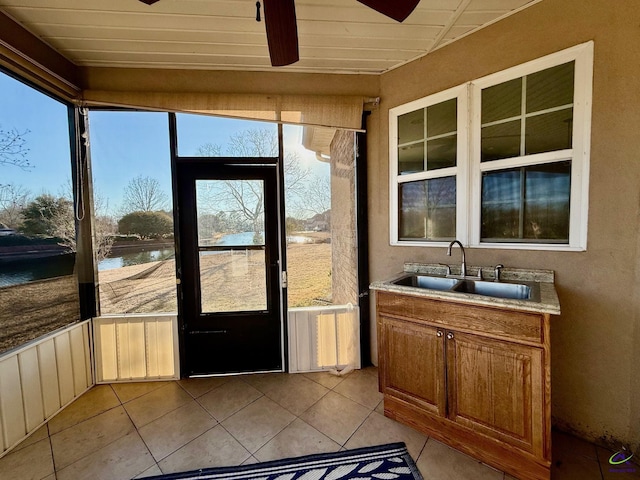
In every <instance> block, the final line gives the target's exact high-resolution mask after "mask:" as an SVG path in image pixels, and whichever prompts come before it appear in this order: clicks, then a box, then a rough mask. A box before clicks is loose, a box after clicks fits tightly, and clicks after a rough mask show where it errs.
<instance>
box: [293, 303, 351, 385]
mask: <svg viewBox="0 0 640 480" xmlns="http://www.w3.org/2000/svg"><path fill="white" fill-rule="evenodd" d="M288 320H289V321H288V334H289V335H288V343H289V372H290V373H296V372H313V371H322V370H327V369H332V368H343V367H346V366H347V365H351V366H353V367H354V368H360V367H361V358H360V325H359V308H358V307H355V308H353V307H351V306H338V305H335V306H329V307H318V308H314V307H303V308H299V309H290V310H289V312H288Z"/></svg>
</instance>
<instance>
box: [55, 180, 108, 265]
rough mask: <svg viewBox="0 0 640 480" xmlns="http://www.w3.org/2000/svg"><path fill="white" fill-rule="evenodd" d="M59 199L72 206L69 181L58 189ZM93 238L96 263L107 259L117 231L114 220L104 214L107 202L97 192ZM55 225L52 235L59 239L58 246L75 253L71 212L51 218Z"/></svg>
mask: <svg viewBox="0 0 640 480" xmlns="http://www.w3.org/2000/svg"><path fill="white" fill-rule="evenodd" d="M60 192H61V193H60V197H61V198H64V199H65V200H66V201H67V202H68V203H69V205H73V202H72V198H73V187H72V185H71V181H70V180H68V181H67V183H66V184H65V185H64V186H63V187H61V188H60ZM93 207H94V218H93V237H94V248H95V253H96V260H97V261H98V262H100V261H102V260H104V259H105V258H107V256H108V255H109V253H110V252H111V247H112V246H113V241H114V234H115V233H116V230H117V228H118V227H117V223H116V222H115V220H114V219H113V218H112V217H110V216H109V215H107V214H106V212H107V211H108V210H109V201H108V200H105V199H104V197H103V196H102V195H101V194H100V193H99V192H98V191H97V190H94V192H93ZM53 223H54V224H55V228H54V235H55V236H56V237H58V238H60V242H59V243H60V245H62V246H64V247H67V248H68V249H69V250H71V251H73V252H75V251H76V249H77V244H76V218H75V213H74V212H73V211H60V212H58V213H57V214H56V215H55V217H54V218H53Z"/></svg>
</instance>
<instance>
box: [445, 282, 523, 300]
mask: <svg viewBox="0 0 640 480" xmlns="http://www.w3.org/2000/svg"><path fill="white" fill-rule="evenodd" d="M454 290H455V291H456V292H463V293H475V294H476V295H485V296H487V297H497V298H512V299H515V300H530V299H533V298H532V297H533V290H532V287H531V286H529V285H525V284H522V283H505V282H485V281H481V280H462V281H461V282H460V283H459V284H457V285H456V286H455V288H454Z"/></svg>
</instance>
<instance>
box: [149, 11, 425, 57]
mask: <svg viewBox="0 0 640 480" xmlns="http://www.w3.org/2000/svg"><path fill="white" fill-rule="evenodd" d="M140 1H141V2H142V3H146V4H147V5H152V4H154V3H156V2H158V1H159V0H140ZM358 2H360V3H362V4H364V5H366V6H367V7H369V8H372V9H373V10H375V11H377V12H380V13H382V14H383V15H385V16H387V17H389V18H392V19H394V20H396V21H398V22H402V21H404V19H405V18H407V17H408V16H409V15H410V14H411V12H413V10H414V9H415V8H416V6H417V5H418V3H420V0H358ZM262 3H263V5H264V22H265V27H266V31H267V43H268V44H269V56H270V57H271V65H273V66H274V67H282V66H285V65H291V64H292V63H295V62H297V61H298V60H299V59H300V56H299V53H298V27H297V25H296V7H295V3H294V0H262ZM256 7H257V10H258V13H257V16H256V20H258V21H260V2H256Z"/></svg>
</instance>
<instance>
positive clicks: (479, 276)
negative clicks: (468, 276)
mask: <svg viewBox="0 0 640 480" xmlns="http://www.w3.org/2000/svg"><path fill="white" fill-rule="evenodd" d="M478 278H479V279H480V280H482V267H478Z"/></svg>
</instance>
